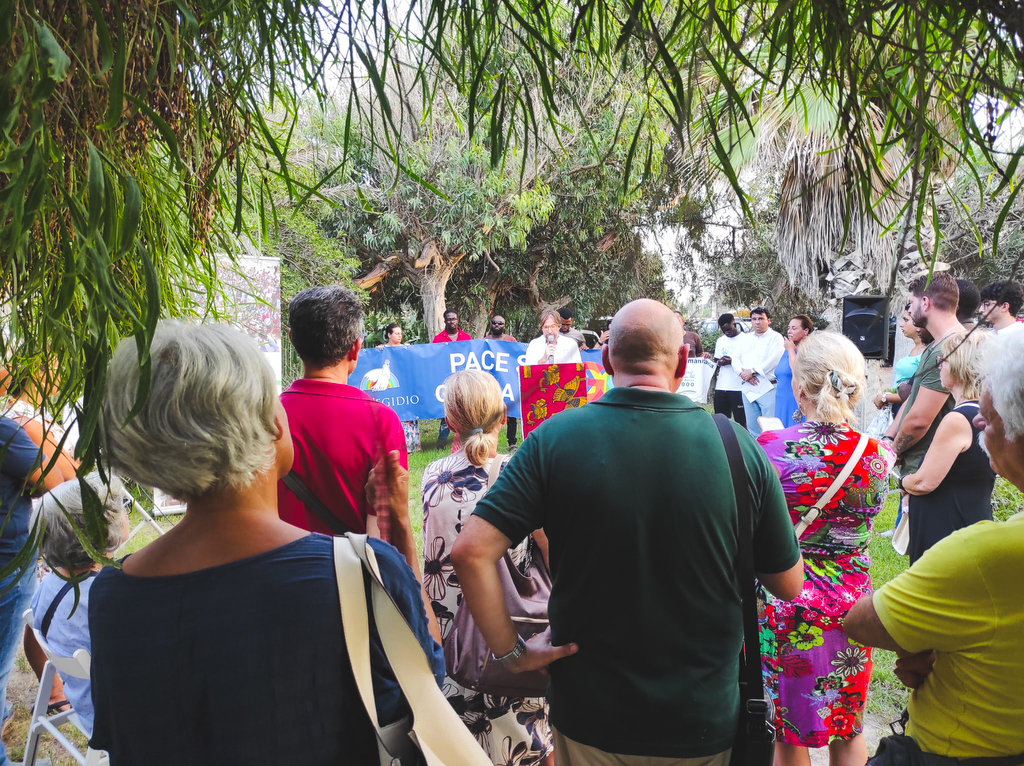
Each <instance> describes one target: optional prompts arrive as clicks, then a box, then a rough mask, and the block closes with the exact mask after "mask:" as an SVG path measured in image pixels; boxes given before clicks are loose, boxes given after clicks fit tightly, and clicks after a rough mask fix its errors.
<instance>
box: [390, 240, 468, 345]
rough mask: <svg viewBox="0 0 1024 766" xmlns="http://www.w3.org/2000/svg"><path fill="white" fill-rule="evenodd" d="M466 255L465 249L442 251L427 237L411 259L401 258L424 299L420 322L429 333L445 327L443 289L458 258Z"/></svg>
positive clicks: (421, 297) (456, 264)
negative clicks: (447, 252)
mask: <svg viewBox="0 0 1024 766" xmlns="http://www.w3.org/2000/svg"><path fill="white" fill-rule="evenodd" d="M465 257H466V253H465V252H464V251H461V252H458V253H454V254H447V255H446V254H445V253H444V251H442V250H441V249H440V248H439V247H438V246H437V244H436V243H435V242H434V241H433V240H430V241H428V242H426V243H424V245H423V249H422V250H421V251H420V252H419V254H418V255H417V256H416V258H415V259H414V260H412V261H411V262H410V259H409V258H408V257H405V258H403V259H402V268H403V269H404V270H405V273H406V275H407V276H408V277H409V279H410V280H412V282H413V284H415V285H416V287H417V288H418V289H419V293H420V300H421V301H422V302H423V324H424V325H426V327H427V333H429V335H430V337H433V336H435V335H437V334H438V333H439V332H441V328H442V327H444V311H445V291H446V290H447V289H448V282H449V281H450V280H451V278H452V274H454V273H455V269H456V267H457V266H458V265H459V262H460V261H461V260H462V259H463V258H465Z"/></svg>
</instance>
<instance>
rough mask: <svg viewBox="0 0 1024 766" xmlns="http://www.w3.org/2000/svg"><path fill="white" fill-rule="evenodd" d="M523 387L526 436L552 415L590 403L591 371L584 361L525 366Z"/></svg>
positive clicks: (524, 429)
mask: <svg viewBox="0 0 1024 766" xmlns="http://www.w3.org/2000/svg"><path fill="white" fill-rule="evenodd" d="M603 372H604V370H602V373H603ZM519 386H520V390H521V391H522V400H523V438H524V439H525V438H526V437H527V436H529V435H530V432H531V431H532V430H533V429H535V428H536V427H537V426H539V425H540V424H541V423H543V422H544V421H545V420H547V419H548V418H550V417H553V416H554V415H557V414H558V413H559V412H562V411H563V410H567V409H574V408H576V407H582V406H583V405H584V404H586V403H587V389H588V387H589V386H588V380H587V370H586V368H585V367H584V365H582V364H533V365H525V366H523V367H520V368H519Z"/></svg>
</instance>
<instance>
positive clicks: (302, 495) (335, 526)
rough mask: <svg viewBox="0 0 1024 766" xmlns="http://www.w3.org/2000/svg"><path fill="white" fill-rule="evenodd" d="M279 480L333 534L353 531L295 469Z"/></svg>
mask: <svg viewBox="0 0 1024 766" xmlns="http://www.w3.org/2000/svg"><path fill="white" fill-rule="evenodd" d="M281 481H282V482H284V485H285V486H286V487H288V489H290V490H291V491H292V494H294V495H295V497H297V498H299V500H301V501H302V504H303V505H305V506H306V508H308V509H309V510H311V511H312V512H313V513H315V514H316V517H317V518H318V519H320V521H322V522H323V523H324V524H326V525H327V527H328V528H329V529H330V530H331V531H332V532H334V534H336V535H345V534H348V533H349V532H355V530H354V529H352V527H350V526H349V525H348V524H346V523H345V522H344V521H342V520H341V519H339V518H338V517H337V516H335V515H334V514H333V513H331V512H330V511H329V510H328V509H327V506H326V505H324V504H323V503H321V502H320V500H319V499H318V498H317V496H316V495H314V494H313V492H312V491H311V490H310V489H309V487H307V486H306V484H305V483H304V482H303V481H302V479H300V478H299V475H298V474H297V473H295V471H289V472H288V475H287V476H285V477H284V478H283V479H281Z"/></svg>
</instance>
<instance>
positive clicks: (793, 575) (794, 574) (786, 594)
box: [757, 556, 804, 601]
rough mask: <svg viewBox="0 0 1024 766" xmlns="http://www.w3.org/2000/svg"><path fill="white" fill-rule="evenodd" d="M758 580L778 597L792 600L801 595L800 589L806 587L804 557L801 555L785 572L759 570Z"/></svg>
mask: <svg viewBox="0 0 1024 766" xmlns="http://www.w3.org/2000/svg"><path fill="white" fill-rule="evenodd" d="M757 580H758V582H760V583H761V584H762V585H763V586H764V587H766V588H767V589H768V590H769V592H770V593H771V594H772V595H773V596H775V597H776V598H780V599H782V600H783V601H792V600H793V599H795V598H796V597H797V596H799V595H800V591H801V590H803V587H804V558H803V556H801V557H800V558H799V559H797V562H796V563H795V564H794V565H793V566H791V567H790V568H789V569H787V570H786V571H784V572H776V573H775V574H764V573H761V572H758V573H757Z"/></svg>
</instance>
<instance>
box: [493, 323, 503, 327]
mask: <svg viewBox="0 0 1024 766" xmlns="http://www.w3.org/2000/svg"><path fill="white" fill-rule="evenodd" d="M491 324H492V325H494V326H495V327H504V326H505V323H504V322H491Z"/></svg>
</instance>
